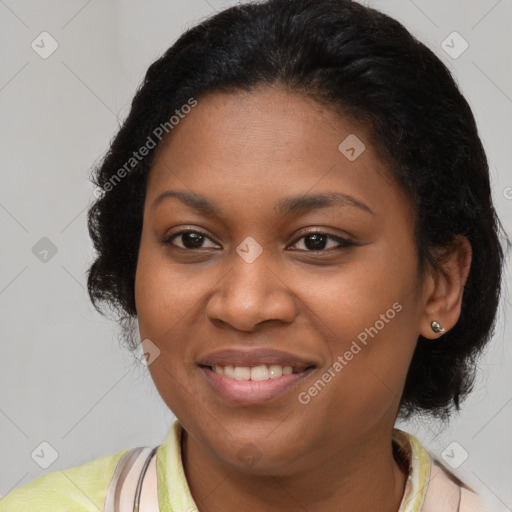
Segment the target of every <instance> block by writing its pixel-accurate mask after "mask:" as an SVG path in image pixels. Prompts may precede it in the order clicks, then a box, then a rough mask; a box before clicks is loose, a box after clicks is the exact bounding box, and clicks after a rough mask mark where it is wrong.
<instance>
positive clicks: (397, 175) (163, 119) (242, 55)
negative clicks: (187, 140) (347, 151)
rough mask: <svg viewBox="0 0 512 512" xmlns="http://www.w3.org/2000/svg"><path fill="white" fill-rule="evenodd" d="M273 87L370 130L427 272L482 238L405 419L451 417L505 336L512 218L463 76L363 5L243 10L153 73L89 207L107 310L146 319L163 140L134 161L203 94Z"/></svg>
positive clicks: (427, 354) (406, 397)
mask: <svg viewBox="0 0 512 512" xmlns="http://www.w3.org/2000/svg"><path fill="white" fill-rule="evenodd" d="M271 85H279V86H284V87H286V88H287V90H289V91H290V92H293V93H298V94H302V95H307V96H308V97H312V98H314V99H315V100H317V101H318V102H321V103H322V104H324V105H328V106H329V107H330V108H332V109H334V110H335V111H337V112H343V113H344V114H346V115H350V116H351V117H352V118H353V119H355V120H357V121H359V122H364V123H365V125H366V127H367V131H368V134H369V136H370V137H371V142H372V143H373V145H374V146H375V148H377V150H378V151H379V154H380V155H382V157H383V158H385V159H386V160H387V161H388V162H390V165H389V169H390V173H391V174H392V177H393V179H394V180H395V181H396V183H397V184H399V186H400V187H402V189H403V190H404V191H405V192H406V193H407V195H408V197H409V198H410V200H411V202H412V204H413V205H414V208H415V212H416V217H415V236H416V244H417V249H418V268H419V271H420V274H421V275H423V272H424V270H425V268H427V265H431V266H434V267H436V266H437V265H438V264H439V260H438V258H437V257H436V254H437V252H436V249H439V248H443V247H447V246H449V245H450V243H452V242H453V240H454V237H455V236H456V235H458V234H461V235H464V236H465V237H467V239H468V240H469V242H470V244H471V247H472V264H471V269H470V273H469V277H468V280H467V283H466V286H465V289H464V294H463V302H462V311H461V315H460V318H459V320H458V322H457V324H456V325H455V326H454V327H453V328H452V329H451V330H450V331H449V332H447V333H446V334H444V336H443V337H442V338H441V339H440V340H438V341H433V340H428V339H425V338H423V337H422V336H419V338H418V341H417V346H416V349H415V352H414V355H413V358H412V362H411V365H410V368H409V372H408V375H407V379H406V383H405V388H404V391H403V395H402V398H401V403H400V410H399V414H400V416H402V417H404V418H407V417H409V416H411V415H412V414H413V413H426V414H430V415H432V416H435V417H438V418H443V419H446V418H447V417H449V415H450V414H451V413H452V412H453V411H454V409H457V410H458V409H460V403H461V401H462V400H463V399H464V398H465V396H466V395H467V394H468V393H469V391H470V390H471V388H472V386H473V382H474V377H475V367H476V366H475V361H476V358H477V356H478V355H480V353H481V352H482V349H483V348H484V346H485V344H486V343H487V342H488V341H489V339H490V338H491V336H492V334H493V332H494V327H495V317H496V312H497V307H498V304H499V296H500V287H501V274H502V266H503V258H504V253H503V248H502V247H501V245H500V241H499V236H498V234H499V233H498V228H499V227H500V228H501V223H500V222H499V219H498V217H497V215H496V212H495V210H494V207H493V204H492V198H491V190H490V184H489V170H488V164H487V160H486V155H485V152H484V149H483V147H482V143H481V141H480V138H479V136H478V132H477V127H476V125H475V120H474V117H473V114H472V112H471V109H470V107H469V105H468V103H467V101H466V100H465V99H464V97H463V96H462V95H461V93H460V92H459V89H458V87H457V85H456V83H455V82H454V80H453V78H452V76H451V74H450V72H449V71H448V69H447V68H446V67H445V65H444V64H443V63H442V62H441V61H440V60H439V58H437V57H436V56H435V55H434V53H433V52H432V51H431V50H429V49H428V48H427V47H426V46H425V45H423V44H422V43H421V42H419V41H418V40H417V39H415V38H414V37H413V36H412V35H411V34H410V33H409V32H408V31H407V30H406V29H405V28H404V27H403V26H402V25H401V24H400V23H399V22H398V21H396V20H394V19H392V18H390V17H389V16H387V15H384V14H382V13H380V12H378V11H376V10H374V9H371V8H368V7H365V6H363V5H361V4H359V3H357V2H355V1H351V0H268V1H264V2H261V3H248V4H244V5H241V6H236V7H232V8H229V9H227V10H224V11H222V12H220V13H218V14H216V15H214V16H212V17H210V18H208V19H206V20H205V21H203V22H202V23H200V24H199V25H197V26H195V27H193V28H191V29H189V30H187V31H186V32H185V33H184V34H183V35H182V36H181V37H180V38H179V39H178V40H177V42H176V43H175V44H174V45H173V46H172V47H170V48H169V49H168V50H167V51H166V52H165V53H164V54H163V55H162V56H161V57H160V58H159V59H158V60H156V61H155V62H154V63H153V64H151V66H150V67H149V69H148V70H147V73H146V76H145V78H144V81H143V83H142V84H141V86H140V87H139V89H138V91H137V93H136V95H135V97H134V99H133V102H132V105H131V110H130V112H129V115H128V117H127V118H126V120H125V121H124V123H123V124H122V126H121V127H120V129H119V131H118V133H117V134H116V135H115V137H114V139H113V140H112V142H111V145H110V149H109V151H108V152H107V154H106V156H105V157H104V159H103V160H102V162H101V163H100V165H99V166H97V167H96V168H95V169H94V170H93V173H92V177H91V180H92V181H93V183H95V184H96V185H97V186H98V187H99V188H100V194H99V196H98V197H97V200H96V201H95V202H94V203H93V204H92V205H91V206H90V209H89V212H88V228H89V233H90V236H91V238H92V240H93V243H94V247H95V251H96V255H95V260H94V261H93V263H92V265H91V266H90V268H89V270H88V275H87V279H88V291H89V295H90V298H91V300H92V302H93V304H94V306H95V307H96V309H97V310H98V311H99V312H100V313H104V309H103V308H102V307H101V306H102V305H103V306H109V307H110V308H113V310H114V311H116V312H118V313H120V317H119V318H118V321H119V322H120V323H121V325H123V322H126V321H127V320H128V321H130V320H132V321H133V319H134V318H136V315H137V311H136V308H135V299H134V282H135V271H136V267H137V257H138V249H139V243H140V235H141V230H142V221H143V206H144V199H145V189H146V183H147V177H148V174H149V171H150V169H151V165H152V160H153V156H154V154H155V151H156V149H157V148H158V144H157V145H156V147H155V148H153V149H150V150H149V152H148V154H147V155H146V156H145V157H144V158H140V159H137V160H135V159H134V158H133V155H134V152H135V153H136V152H137V151H138V150H139V148H141V147H143V146H145V145H146V146H149V144H148V140H149V138H151V137H152V138H153V139H154V138H155V137H154V130H155V128H157V127H159V126H163V125H165V123H167V126H169V119H170V118H171V116H172V115H173V114H174V113H175V112H176V110H178V111H179V110H180V109H181V108H182V107H183V105H186V104H187V103H188V102H189V100H190V98H195V99H196V100H199V101H200V98H201V97H202V96H204V95H206V94H207V93H209V92H216V91H221V92H227V93H229V92H233V91H240V90H244V91H250V90H251V89H253V88H255V87H261V86H263V87H264V86H271ZM170 133H171V136H172V132H170ZM152 134H153V135H152ZM130 159H131V160H130ZM127 162H131V166H130V168H129V172H127V171H126V169H127V167H126V164H127ZM123 168H124V169H125V171H124V172H121V169H123ZM121 175H122V179H120V176H121ZM507 241H508V240H507ZM124 325H125V327H126V323H125V324H124ZM132 325H133V324H132ZM131 348H133V349H134V348H135V346H134V344H132V346H131Z"/></svg>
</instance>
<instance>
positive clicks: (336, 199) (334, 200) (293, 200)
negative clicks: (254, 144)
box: [151, 190, 375, 216]
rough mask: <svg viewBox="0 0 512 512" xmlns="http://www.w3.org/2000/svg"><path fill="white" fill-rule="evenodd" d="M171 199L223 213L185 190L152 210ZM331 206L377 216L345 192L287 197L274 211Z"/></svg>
mask: <svg viewBox="0 0 512 512" xmlns="http://www.w3.org/2000/svg"><path fill="white" fill-rule="evenodd" d="M169 198H176V199H178V200H180V201H181V202H182V203H184V204H186V205H187V206H190V207H191V208H193V209H194V210H197V211H199V212H201V213H203V214H205V215H210V216H214V215H217V216H219V215H220V214H221V213H222V210H221V209H220V208H219V207H218V206H216V205H215V204H214V203H212V202H211V201H210V200H209V199H207V198H206V197H204V196H201V195H199V194H196V193H194V192H187V191H184V190H166V191H165V192H162V193H161V194H160V195H159V196H158V197H157V198H156V199H155V201H154V202H153V204H152V206H151V209H154V208H156V207H157V206H158V205H159V204H160V203H161V202H162V201H164V200H165V199H169ZM331 206H344V207H345V206H353V207H356V208H359V209H361V210H363V211H365V212H367V213H369V214H371V215H375V212H373V211H372V210H371V209H370V207H369V206H368V205H366V204H365V203H363V202H362V201H360V200H358V199H356V198H355V197H353V196H351V195H349V194H345V193H343V192H324V193H321V194H309V195H299V196H292V197H287V198H284V199H281V200H280V201H279V202H278V203H277V204H276V205H275V207H274V211H275V212H276V213H277V215H281V216H285V215H290V214H292V213H296V214H297V213H304V212H307V211H310V210H314V209H319V208H328V207H331Z"/></svg>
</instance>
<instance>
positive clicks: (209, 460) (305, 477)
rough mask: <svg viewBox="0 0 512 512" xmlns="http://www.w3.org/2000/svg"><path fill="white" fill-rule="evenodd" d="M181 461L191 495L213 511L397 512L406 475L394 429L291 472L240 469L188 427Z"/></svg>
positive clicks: (204, 507)
mask: <svg viewBox="0 0 512 512" xmlns="http://www.w3.org/2000/svg"><path fill="white" fill-rule="evenodd" d="M182 460H183V466H184V469H185V475H186V478H187V482H188V485H189V488H190V491H191V494H192V497H193V498H194V501H195V502H196V504H197V506H198V507H199V510H201V511H202V510H207V511H208V512H221V511H222V512H231V511H239V510H244V511H245V512H252V511H254V512H256V511H258V512H267V511H268V512H271V511H275V510H277V509H278V510H280V512H287V511H290V512H291V511H292V510H293V511H294V512H295V511H296V510H297V509H301V508H302V509H303V510H307V511H308V512H313V511H314V512H332V511H334V510H349V511H350V510H360V511H370V510H372V511H373V510H379V512H398V510H399V507H400V503H401V501H402V497H403V493H404V488H405V483H406V478H407V477H406V474H405V473H404V472H403V471H402V470H401V469H400V467H399V465H398V464H397V462H396V461H395V459H394V456H393V449H392V445H391V436H390V432H388V433H387V435H386V436H382V438H381V439H377V440H372V441H371V442H365V443H362V444H361V446H360V447H358V448H357V449H356V450H354V449H353V448H351V449H347V450H340V451H338V452H336V453H335V454H334V455H333V454H332V452H331V454H330V455H329V456H328V457H325V458H324V459H323V460H322V463H321V464H317V465H316V466H315V467H311V468H308V469H307V470H303V471H301V472H291V473H290V474H288V475H286V476H275V475H272V474H271V472H268V473H266V474H264V475H261V474H258V475H255V474H250V473H248V472H245V471H240V470H239V469H238V468H236V467H234V466H230V465H227V464H226V463H225V462H223V461H221V460H220V459H219V458H217V457H213V456H212V455H211V452H209V453H207V452H206V451H205V450H204V447H202V446H201V445H200V444H199V443H197V441H196V440H194V439H193V438H192V437H191V436H189V435H188V434H187V433H186V432H185V431H183V434H182Z"/></svg>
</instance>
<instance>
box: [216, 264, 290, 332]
mask: <svg viewBox="0 0 512 512" xmlns="http://www.w3.org/2000/svg"><path fill="white" fill-rule="evenodd" d="M290 285H291V283H286V282H284V281H283V279H281V278H280V277H279V275H278V273H277V272H276V270H275V269H272V268H271V266H270V265H269V261H268V259H267V258H265V257H264V256H263V255H260V257H258V258H257V259H256V260H255V261H253V262H252V263H248V262H246V261H244V260H243V259H242V258H240V257H239V256H238V255H235V256H234V263H233V266H232V268H231V270H230V271H229V272H228V273H227V274H226V275H225V276H224V278H223V279H222V280H221V281H220V283H219V284H218V287H217V288H216V289H215V290H214V292H213V293H212V294H211V296H210V300H209V301H208V304H207V306H206V315H207V317H208V318H209V319H210V321H212V322H213V323H217V324H219V323H220V324H227V325H229V326H231V327H232V328H234V329H236V330H238V331H246V332H252V331H254V330H257V329H258V326H259V325H260V324H262V323H263V322H269V321H276V322H281V323H291V322H293V320H294V318H295V317H296V315H297V308H296V300H295V298H294V296H293V292H292V289H291V286H290Z"/></svg>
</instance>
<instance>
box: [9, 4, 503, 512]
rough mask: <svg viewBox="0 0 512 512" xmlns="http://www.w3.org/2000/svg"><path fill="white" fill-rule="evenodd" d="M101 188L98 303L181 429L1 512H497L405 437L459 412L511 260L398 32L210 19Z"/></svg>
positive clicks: (158, 86)
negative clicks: (419, 418) (412, 420)
mask: <svg viewBox="0 0 512 512" xmlns="http://www.w3.org/2000/svg"><path fill="white" fill-rule="evenodd" d="M95 183H96V184H97V185H98V186H99V187H100V189H101V191H100V194H99V197H98V200H97V201H96V203H95V204H94V205H93V206H92V208H91V209H90V211H89V230H90V234H91V237H92V239H93V241H94V244H95V247H96V250H97V259H96V261H95V262H94V263H93V265H92V266H91V268H90V271H89V281H88V284H89V293H90V296H91V299H92V301H93V303H94V304H95V305H96V307H97V308H98V310H100V311H101V305H102V304H104V305H106V306H110V307H114V308H117V310H118V311H119V312H120V313H121V317H122V318H123V320H122V322H123V326H124V327H125V330H126V336H127V338H128V339H130V336H131V334H132V333H133V331H132V329H133V325H134V321H135V319H136V320H137V323H138V330H139V333H138V334H139V336H140V340H142V343H141V345H142V349H143V352H144V354H145V358H146V361H147V364H148V367H149V370H150V373H151V376H152V378H153V380H154V382H155V385H156V387H157V389H158V391H159V393H160V395H161V396H162V398H163V400H164V401H165V403H166V404H167V405H168V406H169V408H170V409H171V410H172V412H173V413H174V414H175V416H176V418H177V420H176V422H175V423H174V425H173V427H172V429H171V431H170V432H169V435H168V437H167V439H166V440H165V442H164V443H162V445H160V446H159V447H155V448H154V449H151V448H145V449H139V450H123V451H121V452H118V453H116V454H113V455H110V456H107V457H104V458H102V459H97V460H95V461H91V462H90V463H88V464H85V465H83V466H80V467H77V468H71V469H69V470H67V471H64V472H56V473H51V474H49V475H46V476H44V477H41V478H39V479H37V480H35V481H34V482H32V483H31V484H28V485H26V486H24V487H22V488H20V489H18V490H16V491H14V492H12V493H11V494H10V495H8V496H7V497H6V498H4V499H3V500H2V501H0V512H11V511H18V510H24V511H27V512H29V511H32V510H33V511H36V510H37V511H46V510H48V511H49V510H52V511H54V512H55V511H75V510H76V511H86V510H87V511H88V510H91V511H92V510H138V509H139V507H140V510H160V511H171V510H173V511H174V510H180V511H184V510H189V511H192V510H199V511H201V512H202V511H209V512H217V511H221V510H222V511H231V510H233V511H235V510H236V511H238V510H244V511H251V510H254V511H256V510H257V511H271V510H277V509H279V510H296V509H297V508H302V509H303V510H308V511H317V512H324V511H332V510H349V511H353V510H354V511H355V510H361V511H363V510H364V511H370V510H371V511H375V510H379V511H381V512H396V511H399V512H406V511H407V512H412V511H420V510H423V511H424V512H434V511H435V512H441V511H455V510H460V511H463V512H467V511H469V510H485V508H482V503H481V502H482V500H481V499H480V500H479V498H478V493H477V492H474V491H475V490H473V489H470V488H468V486H467V485H466V484H464V483H463V482H461V481H460V480H458V479H457V478H456V477H455V475H453V474H452V473H451V472H450V471H448V470H447V469H446V468H444V467H443V465H442V464H441V463H440V462H439V461H436V460H433V457H431V455H430V454H429V453H428V452H427V451H426V450H425V449H424V448H423V447H422V446H421V444H420V443H419V441H418V440H417V439H415V438H414V437H413V436H412V435H410V434H408V433H406V432H403V431H400V430H398V429H396V428H394V425H395V422H396V419H397V417H400V418H408V417H411V416H412V415H414V414H422V413H423V414H430V415H432V416H433V417H438V418H442V419H447V418H448V417H449V416H450V414H451V413H452V412H453V411H454V410H456V409H458V408H459V407H460V404H461V402H462V400H463V399H464V398H465V396H466V395H467V394H468V392H469V390H470V389H471V385H472V382H473V378H474V360H475V358H476V356H477V355H478V354H479V353H480V352H481V350H482V349H483V347H484V346H485V344H486V343H487V342H488V341H489V339H490V336H491V334H492V329H493V326H494V321H495V315H496V309H497V305H498V300H499V294H500V278H501V271H502V260H503V252H502V249H501V246H500V244H499V239H498V226H499V221H498V219H497V216H496V213H495V210H494V208H493V204H492V201H491V193H490V186H489V175H488V166H487V162H486V156H485V154H484V151H483V148H482V145H481V142H480V139H479V137H478V133H477V129H476V126H475V121H474V118H473V115H472V113H471V110H470V108H469V106H468V104H467V102H466V101H465V99H464V98H463V97H462V95H461V94H460V92H459V90H458V89H457V86H456V85H455V83H454V81H453V79H452V77H451V76H450V73H449V72H448V71H447V69H446V68H445V66H444V65H443V64H442V63H441V62H440V61H439V59H438V58H437V57H435V55H434V54H433V53H432V52H431V51H430V50H428V49H427V48H426V47H425V46H424V45H423V44H421V43H419V42H418V41H417V40H416V39H414V38H413V37H412V36H411V35H410V34H409V33H408V32H407V30H406V29H405V28H404V27H403V26H402V25H401V24H399V23H398V22H397V21H395V20H393V19H391V18H389V17H387V16H385V15H383V14H381V13H379V12H377V11H375V10H372V9H370V8H367V7H364V6H362V5H360V4H358V3H355V2H352V1H350V0H315V1H313V0H293V1H292V0H269V1H266V2H263V3H261V4H247V5H244V6H238V7H235V8H231V9H228V10H226V11H223V12H221V13H219V14H217V15H216V16H214V17H212V18H210V19H208V20H206V21H204V22H203V23H201V24H200V25H198V26H196V27H195V28H193V29H191V30H189V31H187V32H186V33H185V34H184V35H183V36H182V37H181V38H180V39H179V40H178V41H177V42H176V44H174V45H173V46H172V47H171V48H170V49H169V50H168V51H167V52H166V53H165V55H163V56H162V57H161V58H160V59H158V60H157V61H156V62H155V63H153V64H152V65H151V66H150V68H149V70H148V72H147V74H146V78H145V80H144V83H143V85H142V87H141V89H140V90H139V91H138V92H137V94H136V96H135V98H134V100H133V103H132V108H131V111H130V114H129V116H128V118H127V120H126V121H125V123H124V125H123V126H122V128H121V129H120V130H119V133H118V134H117V136H116V138H115V139H114V141H113V142H112V145H111V148H110V151H109V153H108V154H107V156H106V158H105V159H104V161H103V162H102V164H101V165H100V167H99V168H98V169H97V170H96V173H95ZM127 320H128V321H127ZM138 344H139V343H135V342H134V343H133V348H134V349H135V348H137V345H138ZM479 501H480V503H478V502H479ZM478 507H479V508H478Z"/></svg>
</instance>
